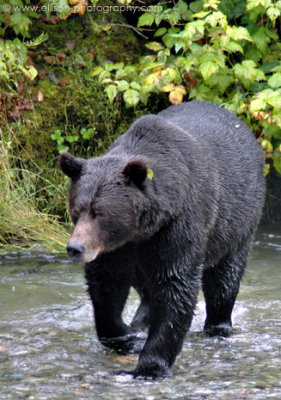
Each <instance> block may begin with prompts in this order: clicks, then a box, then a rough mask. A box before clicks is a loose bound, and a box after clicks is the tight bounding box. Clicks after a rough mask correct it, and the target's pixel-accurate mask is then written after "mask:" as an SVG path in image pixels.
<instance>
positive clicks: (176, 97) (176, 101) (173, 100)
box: [169, 90, 183, 104]
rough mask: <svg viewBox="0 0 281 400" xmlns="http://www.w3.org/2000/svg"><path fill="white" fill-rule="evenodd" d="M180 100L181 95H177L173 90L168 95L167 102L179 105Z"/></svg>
mask: <svg viewBox="0 0 281 400" xmlns="http://www.w3.org/2000/svg"><path fill="white" fill-rule="evenodd" d="M182 99H183V94H182V93H179V92H178V91H177V90H173V91H172V92H171V93H170V94H169V101H170V103H172V104H179V103H181V102H182Z"/></svg>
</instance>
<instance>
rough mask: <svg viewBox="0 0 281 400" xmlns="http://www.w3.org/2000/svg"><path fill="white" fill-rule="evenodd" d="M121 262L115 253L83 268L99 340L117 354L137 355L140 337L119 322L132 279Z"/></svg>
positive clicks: (142, 342) (124, 263)
mask: <svg viewBox="0 0 281 400" xmlns="http://www.w3.org/2000/svg"><path fill="white" fill-rule="evenodd" d="M125 260H126V259H124V257H122V252H121V251H115V252H114V253H109V254H104V255H101V256H100V257H98V258H97V259H96V260H95V261H94V262H92V263H87V264H86V266H85V273H86V281H87V284H88V292H89V295H90V297H91V300H92V304H93V310H94V318H95V323H96V331H97V335H98V338H99V341H100V342H101V343H102V344H103V345H104V346H106V347H109V348H111V349H114V350H116V351H117V352H119V353H121V354H127V353H139V352H140V351H141V349H142V348H143V345H144V338H143V337H140V336H138V335H137V334H135V333H134V330H133V329H132V328H131V327H129V326H128V325H126V324H125V323H124V321H123V319H122V311H123V308H124V305H125V303H126V300H127V297H128V294H129V290H130V287H131V285H132V280H133V269H132V266H131V265H132V264H131V263H126V262H125Z"/></svg>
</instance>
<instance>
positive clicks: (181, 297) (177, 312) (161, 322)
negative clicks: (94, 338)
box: [133, 266, 201, 378]
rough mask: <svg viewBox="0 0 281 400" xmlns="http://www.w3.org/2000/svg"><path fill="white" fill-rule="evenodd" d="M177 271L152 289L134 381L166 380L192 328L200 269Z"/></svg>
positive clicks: (158, 281)
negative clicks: (139, 378)
mask: <svg viewBox="0 0 281 400" xmlns="http://www.w3.org/2000/svg"><path fill="white" fill-rule="evenodd" d="M178 269H179V268H178ZM178 269H177V270H176V269H174V272H173V273H172V272H171V271H168V273H166V274H165V275H164V276H162V277H161V278H159V279H157V281H156V283H155V285H154V288H153V291H152V293H153V296H152V301H151V309H150V329H149V335H148V338H147V341H146V343H145V346H144V348H143V350H142V351H141V353H140V357H139V361H138V365H137V367H136V369H135V371H134V372H133V375H134V376H135V377H136V376H150V377H154V378H155V377H161V376H166V375H167V374H168V373H169V369H170V367H171V366H172V365H173V363H174V361H175V358H176V356H177V354H178V353H179V352H180V350H181V347H182V343H183V340H184V336H185V334H186V332H187V330H188V329H189V327H190V325H191V321H192V317H193V312H194V309H195V305H196V301H197V295H198V290H199V286H200V277H201V274H200V271H201V268H200V267H199V266H198V268H196V266H195V267H192V269H191V268H188V270H187V271H186V269H185V268H182V270H181V271H180V272H179V271H178Z"/></svg>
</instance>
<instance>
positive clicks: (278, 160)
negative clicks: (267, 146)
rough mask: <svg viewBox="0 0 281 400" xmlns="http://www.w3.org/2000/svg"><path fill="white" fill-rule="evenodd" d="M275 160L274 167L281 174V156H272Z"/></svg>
mask: <svg viewBox="0 0 281 400" xmlns="http://www.w3.org/2000/svg"><path fill="white" fill-rule="evenodd" d="M272 158H273V166H274V168H275V169H276V171H277V172H278V173H279V174H281V154H280V153H279V154H276V155H273V156H272Z"/></svg>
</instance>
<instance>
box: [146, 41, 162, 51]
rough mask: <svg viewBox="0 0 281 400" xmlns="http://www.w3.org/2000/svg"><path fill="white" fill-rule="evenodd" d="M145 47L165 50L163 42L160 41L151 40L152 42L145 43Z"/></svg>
mask: <svg viewBox="0 0 281 400" xmlns="http://www.w3.org/2000/svg"><path fill="white" fill-rule="evenodd" d="M145 47H147V48H148V49H149V50H153V51H160V50H163V46H162V44H161V43H158V42H150V43H147V44H146V45H145Z"/></svg>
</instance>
